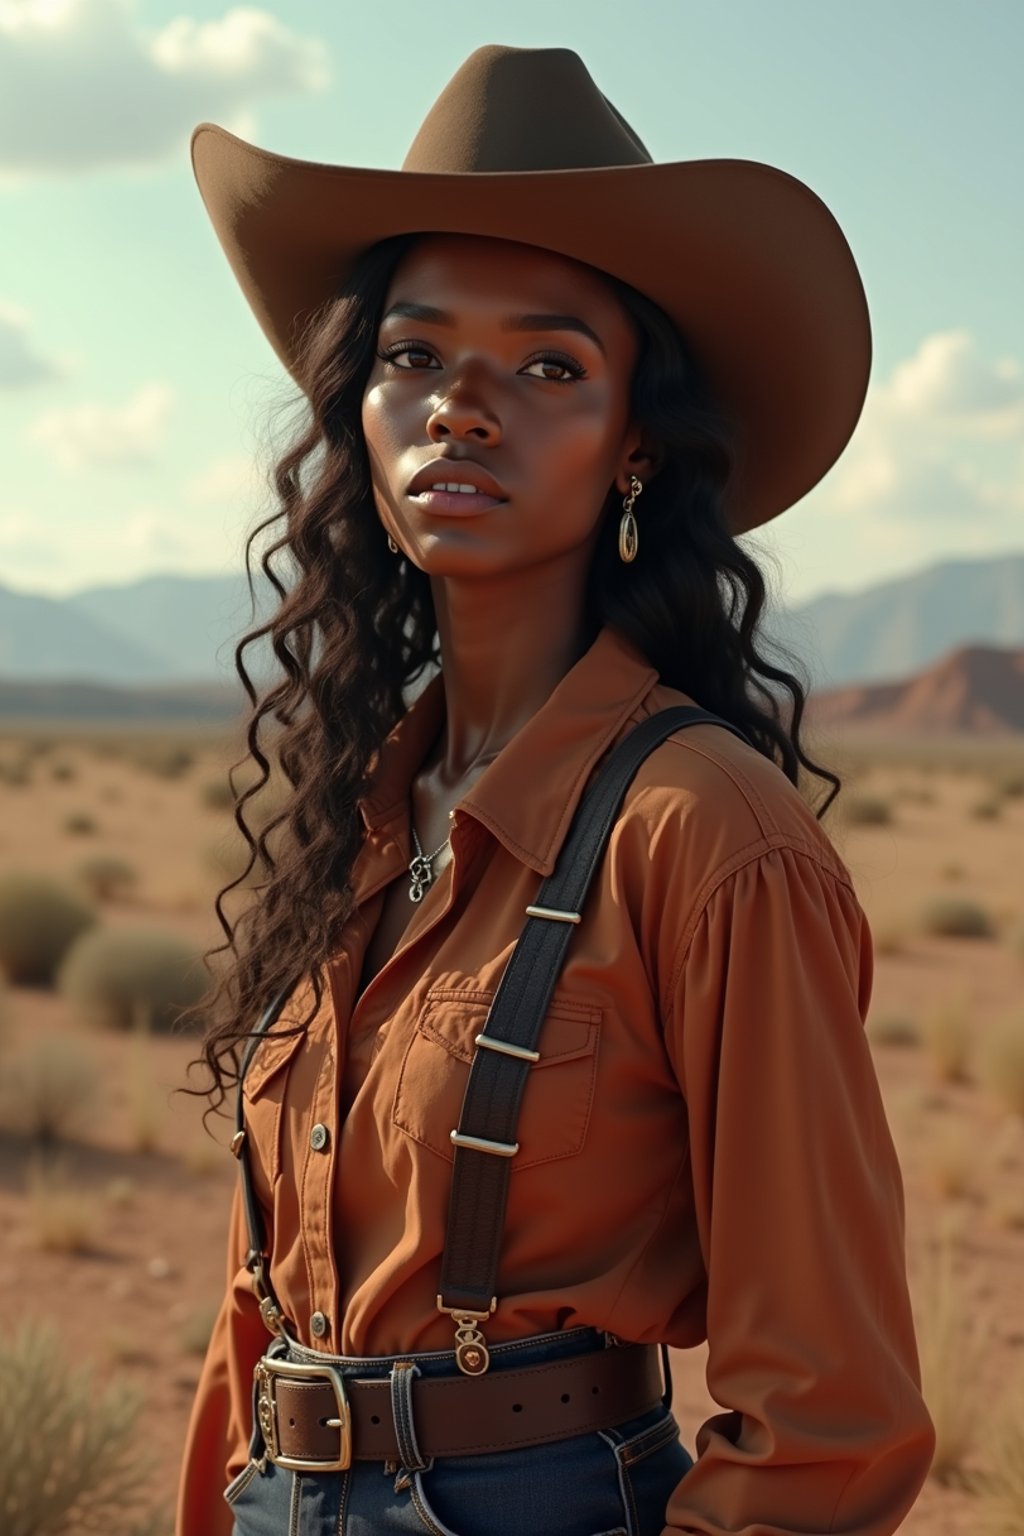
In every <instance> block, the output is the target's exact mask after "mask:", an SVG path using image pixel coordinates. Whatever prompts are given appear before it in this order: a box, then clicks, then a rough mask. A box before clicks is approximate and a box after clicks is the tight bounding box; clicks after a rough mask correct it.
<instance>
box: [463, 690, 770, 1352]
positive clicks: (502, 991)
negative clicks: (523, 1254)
mask: <svg viewBox="0 0 1024 1536" xmlns="http://www.w3.org/2000/svg"><path fill="white" fill-rule="evenodd" d="M702 722H711V723H713V724H715V725H721V726H724V727H725V729H726V730H729V731H732V732H733V734H734V735H736V736H739V737H740V738H741V739H742V740H743V741H746V742H747V744H748V745H752V743H751V742H750V739H749V737H747V735H746V734H745V732H743V731H741V730H740V729H739V727H738V726H734V725H732V724H731V723H730V722H729V721H728V720H723V719H721V718H720V717H719V716H718V715H714V714H711V713H710V712H709V711H708V710H704V709H698V708H696V707H694V706H693V705H689V704H679V705H673V706H672V707H671V708H669V709H664V710H659V711H658V713H657V714H655V715H651V716H648V718H647V719H645V720H642V721H641V722H640V724H639V725H637V726H634V728H633V729H632V730H631V731H630V733H629V735H628V736H627V737H625V738H624V739H623V740H622V741H621V742H619V744H618V746H616V747H615V748H614V749H613V750H612V752H611V753H610V755H609V757H608V759H607V761H606V762H605V763H604V764H603V765H602V767H601V769H600V771H599V772H598V775H597V777H596V778H595V779H594V781H593V782H592V783H591V784H590V785H589V786H588V787H587V789H586V791H585V792H584V795H583V797H582V799H581V801H580V803H579V805H578V806H577V808H576V812H575V815H574V817H573V820H572V824H571V825H570V827H569V831H568V833H567V834H566V837H565V839H564V841H563V843H562V846H561V848H560V849H559V853H558V858H557V860H556V863H555V868H554V869H553V870H552V872H551V874H550V875H549V876H548V877H547V878H546V879H545V880H544V882H543V884H542V885H541V886H540V889H539V891H538V893H537V900H536V902H535V903H531V905H530V906H528V907H527V908H526V912H527V922H526V924H525V925H524V927H523V931H522V933H521V934H520V936H519V939H518V940H517V942H516V946H515V948H514V949H513V951H512V954H511V955H510V957H509V961H508V964H507V965H506V967H505V970H504V972H503V974H502V977H501V981H500V983H499V985H498V989H497V991H496V992H495V995H494V1000H493V1002H492V1003H491V1007H490V1009H489V1010H488V1014H487V1020H486V1022H485V1024H484V1028H483V1030H482V1032H481V1033H480V1034H479V1035H477V1037H476V1046H477V1049H476V1050H475V1052H474V1053H473V1059H472V1063H471V1065H470V1071H469V1079H468V1081H467V1083H466V1091H465V1095H464V1097H463V1101H462V1112H461V1115H460V1117H459V1124H458V1126H457V1128H456V1129H455V1130H453V1131H452V1132H451V1139H452V1141H453V1143H454V1144H455V1164H454V1169H453V1174H452V1188H451V1197H450V1204H449V1208H448V1226H447V1232H446V1236H445V1246H444V1253H443V1255H442V1259H441V1289H440V1292H439V1293H438V1296H437V1307H438V1310H439V1311H441V1312H446V1313H448V1314H450V1316H451V1317H452V1318H453V1319H454V1322H455V1325H456V1327H455V1341H456V1361H457V1363H458V1366H459V1368H460V1370H462V1371H463V1372H464V1373H465V1374H466V1375H469V1376H478V1375H481V1374H482V1373H483V1372H484V1371H486V1370H487V1367H488V1364H489V1356H488V1351H487V1345H486V1341H485V1339H484V1336H483V1332H482V1329H481V1327H480V1324H481V1323H483V1322H484V1321H485V1320H486V1319H487V1318H488V1317H490V1315H491V1313H492V1312H494V1310H495V1308H496V1306H497V1295H496V1281H497V1274H498V1262H499V1257H500V1250H501V1236H502V1228H503V1225H504V1219H505V1206H506V1202H507V1199H508V1181H509V1176H510V1173H511V1167H510V1160H511V1159H512V1158H513V1157H514V1156H515V1154H516V1152H517V1151H518V1149H519V1144H518V1142H517V1141H516V1127H517V1124H518V1120H519V1110H520V1106H521V1103H522V1097H523V1092H524V1090H525V1088H526V1083H527V1079H528V1077H529V1075H530V1067H531V1066H532V1064H533V1062H535V1061H536V1060H538V1057H539V1053H538V1051H537V1041H538V1039H539V1037H540V1033H541V1026H542V1024H543V1022H544V1017H545V1014H546V1013H547V1008H548V1004H549V1002H550V999H551V994H552V992H553V990H554V986H555V982H556V981H557V979H558V974H559V971H560V970H561V967H562V964H563V961H564V958H565V954H566V950H567V948H568V945H569V940H570V938H571V936H572V930H573V927H574V925H575V924H576V923H578V922H579V921H580V920H581V914H582V908H583V903H584V900H585V898H586V894H587V890H588V887H589V885H590V882H591V879H592V878H593V875H594V872H595V870H596V869H597V866H598V862H599V860H600V858H601V855H602V853H603V851H604V847H605V843H606V841H607V839H608V836H609V833H610V832H611V828H612V825H613V823H614V820H615V815H616V813H617V811H618V809H619V806H620V805H621V803H622V799H623V796H624V795H625V792H626V789H627V787H628V785H629V782H630V780H631V779H632V777H633V775H634V774H635V773H636V771H637V769H638V768H639V766H640V764H641V762H642V761H643V759H644V758H645V757H646V756H647V755H648V753H650V752H651V751H653V749H654V748H655V747H656V746H658V745H659V743H660V742H662V741H664V740H665V738H666V737H667V736H670V735H671V734H672V733H673V732H674V731H678V730H679V729H681V728H682V727H683V726H688V725H698V724H700V723H702Z"/></svg>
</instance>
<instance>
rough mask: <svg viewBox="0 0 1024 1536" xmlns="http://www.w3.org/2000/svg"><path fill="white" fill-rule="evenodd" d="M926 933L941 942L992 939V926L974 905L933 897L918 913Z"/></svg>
mask: <svg viewBox="0 0 1024 1536" xmlns="http://www.w3.org/2000/svg"><path fill="white" fill-rule="evenodd" d="M921 926H922V927H923V928H924V931H925V933H930V934H934V935H936V936H937V937H941V938H964V939H991V938H993V937H994V936H995V924H994V923H993V921H992V918H991V916H990V915H989V913H988V912H987V911H986V909H985V908H984V907H983V906H981V905H980V904H979V903H978V902H976V901H970V900H969V899H968V898H966V897H960V896H933V897H932V899H931V900H930V901H927V902H926V903H925V905H924V907H923V908H922V909H921Z"/></svg>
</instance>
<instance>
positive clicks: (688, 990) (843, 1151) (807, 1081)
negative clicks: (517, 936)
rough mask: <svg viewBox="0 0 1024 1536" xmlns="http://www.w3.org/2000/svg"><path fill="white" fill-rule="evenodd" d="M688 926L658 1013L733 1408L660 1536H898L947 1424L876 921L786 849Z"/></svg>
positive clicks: (716, 1376) (712, 1355) (817, 866)
mask: <svg viewBox="0 0 1024 1536" xmlns="http://www.w3.org/2000/svg"><path fill="white" fill-rule="evenodd" d="M734 862H735V861H734ZM688 928H689V932H688V933H684V934H683V935H682V936H681V938H680V942H679V946H678V951H677V954H676V956H675V958H674V963H673V964H672V966H671V968H670V971H669V974H668V975H667V977H666V995H665V997H664V998H663V1011H664V1017H665V1027H666V1037H667V1045H668V1049H669V1051H670V1053H671V1056H672V1060H673V1064H674V1066H675V1070H676V1073H677V1075H678V1078H679V1082H680V1085H681V1087H682V1090H683V1093H684V1095H685V1098H686V1101H687V1106H688V1110H689V1119H690V1137H691V1149H692V1171H693V1187H694V1196H695V1202H696V1212H697V1221H698V1228H699V1235H700V1243H701V1249H702V1252H703V1255H704V1262H705V1266H706V1269H707V1277H708V1291H707V1325H708V1347H709V1357H708V1366H707V1382H708V1388H709V1390H710V1392H711V1394H712V1396H713V1397H714V1398H715V1400H716V1402H718V1403H720V1404H721V1405H722V1406H723V1408H724V1409H725V1410H726V1411H725V1412H723V1413H721V1414H715V1415H714V1416H712V1417H711V1418H709V1419H707V1420H706V1422H705V1423H703V1424H702V1425H701V1427H700V1429H699V1430H698V1432H697V1435H696V1448H697V1454H698V1460H697V1461H696V1463H695V1465H694V1466H693V1468H692V1469H691V1470H690V1471H689V1472H688V1473H687V1475H686V1477H685V1478H684V1479H683V1480H682V1481H681V1482H680V1484H679V1485H678V1487H677V1488H676V1490H675V1492H674V1493H673V1495H672V1497H671V1499H670V1501H669V1504H668V1509H667V1515H666V1522H667V1523H666V1533H665V1536H678V1533H679V1532H698V1533H701V1536H725V1533H727V1532H735V1531H743V1532H744V1536H790V1533H793V1532H806V1531H817V1532H820V1533H829V1536H840V1533H841V1536H892V1533H893V1532H895V1531H896V1530H897V1528H898V1527H899V1525H900V1522H901V1521H902V1519H903V1517H904V1515H905V1514H906V1513H907V1511H908V1510H909V1508H910V1507H911V1505H912V1504H913V1502H914V1500H915V1499H916V1497H917V1495H918V1493H919V1491H920V1489H921V1487H922V1485H923V1483H924V1480H925V1478H926V1476H927V1472H928V1468H929V1466H930V1464H931V1459H932V1454H933V1450H934V1444H935V1431H934V1426H933V1423H932V1420H931V1417H930V1415H929V1413H928V1410H927V1408H926V1406H925V1403H924V1400H923V1398H922V1395H921V1379H920V1367H919V1361H918V1353H917V1344H916V1338H915V1332H914V1324H913V1320H912V1313H911V1304H910V1297H909V1292H908V1287H907V1278H906V1267H905V1250H904V1195H903V1184H902V1178H901V1173H900V1168H899V1164H898V1161H897V1157H896V1151H895V1148H894V1146H893V1142H892V1138H891V1136H890V1132H889V1127H888V1124H887V1121H886V1117H885V1111H884V1107H883V1103H882V1098H881V1093H880V1090H879V1085H878V1080H877V1077H876V1074H875V1068H874V1063H873V1061H872V1058H871V1053H870V1049H869V1046H868V1043H867V1039H866V1036H865V1034H864V1028H863V1025H864V1019H865V1017H866V1014H867V1008H868V1002H869V999H870V995H871V989H872V982H873V950H872V941H871V934H870V930H869V927H868V923H867V919H866V917H865V915H864V913H863V911H862V909H861V907H860V904H859V902H858V900H857V897H856V895H855V894H854V890H853V888H852V886H851V885H850V884H849V883H848V882H847V881H845V880H844V879H842V878H841V877H840V876H839V875H838V874H837V873H836V871H835V869H832V868H827V867H826V866H825V864H824V863H823V862H822V861H821V860H819V858H818V857H816V856H815V854H814V852H813V851H811V850H809V849H807V850H805V849H798V848H796V847H790V846H780V847H776V848H772V849H770V850H768V851H763V850H762V851H760V852H759V853H758V854H757V855H756V856H754V857H751V858H750V859H749V860H748V861H747V862H745V863H741V864H740V866H739V867H738V868H733V869H732V870H731V871H730V872H729V873H728V874H727V875H726V876H725V877H724V878H723V879H722V880H721V881H720V883H718V884H717V886H715V888H714V889H713V890H712V892H711V894H710V895H709V896H708V898H707V899H706V900H705V902H704V904H703V907H702V909H701V910H700V912H699V913H698V914H697V916H696V917H695V919H694V920H693V921H691V922H690V923H689V924H688Z"/></svg>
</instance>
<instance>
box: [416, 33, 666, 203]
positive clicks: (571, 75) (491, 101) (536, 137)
mask: <svg viewBox="0 0 1024 1536" xmlns="http://www.w3.org/2000/svg"><path fill="white" fill-rule="evenodd" d="M650 163H651V157H650V155H649V154H648V152H647V149H646V148H645V146H644V145H643V144H642V143H641V141H640V139H639V138H638V137H637V135H636V134H635V133H634V132H633V129H632V128H631V127H630V126H629V124H628V123H627V122H626V120H625V118H624V117H623V116H622V115H621V113H619V112H618V111H617V110H616V109H615V107H613V106H612V104H611V102H610V101H609V100H608V99H607V97H606V96H604V95H602V93H601V92H600V91H599V90H598V88H597V86H596V85H595V84H594V81H593V79H592V78H591V75H590V72H589V71H588V69H587V67H586V65H585V64H584V62H583V60H582V59H581V58H580V56H579V54H577V53H573V51H572V49H570V48H505V47H502V46H500V45H498V44H494V43H492V44H489V45H488V46H487V47H485V48H478V49H477V50H476V52H475V53H471V54H470V56H469V58H468V59H467V60H466V61H465V63H464V64H462V65H461V66H460V68H459V69H457V70H456V72H455V74H454V75H453V76H452V78H451V79H450V80H449V82H448V84H447V85H446V86H445V88H444V90H443V91H442V92H441V94H440V96H438V98H437V100H436V101H435V102H434V105H433V106H432V107H431V109H430V111H429V112H428V113H427V115H426V117H425V118H424V120H423V124H422V126H421V127H420V130H419V132H418V133H417V135H416V137H415V139H413V142H412V144H411V145H410V148H409V153H408V154H407V155H406V157H405V159H404V161H403V162H402V170H403V171H427V172H440V173H442V174H455V175H461V174H465V173H466V172H473V171H483V172H486V171H558V170H584V169H586V168H587V167H592V168H593V167H598V166H612V165H619V166H621V165H649V164H650Z"/></svg>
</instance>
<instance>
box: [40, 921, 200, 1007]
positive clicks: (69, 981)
mask: <svg viewBox="0 0 1024 1536" xmlns="http://www.w3.org/2000/svg"><path fill="white" fill-rule="evenodd" d="M57 984H58V986H59V987H60V990H61V992H62V993H63V994H64V996H65V997H66V998H67V999H68V1001H69V1003H70V1004H71V1006H72V1007H73V1008H74V1010H75V1011H76V1013H77V1014H78V1015H79V1017H80V1018H81V1019H83V1021H84V1022H86V1023H88V1024H93V1025H99V1026H105V1027H108V1028H112V1029H129V1028H131V1027H132V1025H137V1026H140V1027H142V1028H151V1029H155V1030H167V1029H170V1028H172V1026H173V1024H174V1021H175V1020H176V1018H177V1016H178V1014H179V1013H180V1012H181V1011H182V1009H184V1008H188V1007H191V1006H192V1005H193V1004H194V1003H197V1002H198V1001H199V999H200V997H201V996H202V995H203V993H204V992H205V991H206V976H205V972H204V971H203V967H202V960H201V956H200V954H199V952H198V951H197V950H195V949H193V947H192V946H191V945H190V944H186V943H184V942H183V941H182V940H181V939H179V938H177V937H176V936H175V935H173V934H167V933H156V932H149V931H143V930H135V929H124V928H95V929H93V930H92V931H91V932H89V933H84V934H83V935H82V936H81V938H80V939H78V940H77V941H76V943H75V944H73V945H72V947H71V949H70V950H69V951H68V953H67V955H66V956H65V958H64V960H63V962H62V964H61V967H60V971H59V973H58V977H57Z"/></svg>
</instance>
